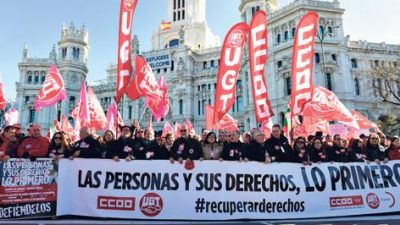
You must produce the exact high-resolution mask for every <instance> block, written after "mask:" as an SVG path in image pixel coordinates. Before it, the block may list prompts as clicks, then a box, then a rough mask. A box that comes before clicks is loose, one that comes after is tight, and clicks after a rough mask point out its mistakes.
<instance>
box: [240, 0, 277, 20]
mask: <svg viewBox="0 0 400 225" xmlns="http://www.w3.org/2000/svg"><path fill="white" fill-rule="evenodd" d="M277 8H278V3H277V0H241V3H240V5H239V12H240V15H241V17H242V21H245V22H246V23H250V22H251V18H253V16H254V14H256V12H257V11H258V10H260V9H261V10H264V11H265V12H266V13H267V15H269V14H271V13H273V12H275V11H276V10H277Z"/></svg>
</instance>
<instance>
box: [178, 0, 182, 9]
mask: <svg viewBox="0 0 400 225" xmlns="http://www.w3.org/2000/svg"><path fill="white" fill-rule="evenodd" d="M180 8H181V0H178V9H180Z"/></svg>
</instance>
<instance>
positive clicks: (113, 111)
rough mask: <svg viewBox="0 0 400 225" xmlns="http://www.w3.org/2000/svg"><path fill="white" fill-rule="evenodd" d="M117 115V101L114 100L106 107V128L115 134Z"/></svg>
mask: <svg viewBox="0 0 400 225" xmlns="http://www.w3.org/2000/svg"><path fill="white" fill-rule="evenodd" d="M117 116H118V108H117V103H115V102H114V101H113V102H112V103H111V104H110V105H109V106H108V109H107V130H111V131H113V132H114V134H116V130H115V129H116V124H115V123H116V121H117Z"/></svg>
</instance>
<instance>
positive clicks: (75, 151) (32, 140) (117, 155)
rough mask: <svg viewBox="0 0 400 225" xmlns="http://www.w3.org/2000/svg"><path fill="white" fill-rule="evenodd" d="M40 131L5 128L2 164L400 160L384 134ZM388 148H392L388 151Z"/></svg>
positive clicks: (398, 141) (0, 139)
mask: <svg viewBox="0 0 400 225" xmlns="http://www.w3.org/2000/svg"><path fill="white" fill-rule="evenodd" d="M40 131H41V128H40V126H39V125H37V124H32V125H30V126H29V128H28V133H27V134H24V133H22V132H21V125H20V124H15V125H13V126H6V127H5V128H4V129H3V132H2V133H1V135H0V160H2V161H7V160H8V159H10V158H29V159H30V160H35V159H36V158H45V157H49V158H52V159H53V160H56V161H57V160H59V159H62V158H69V159H71V160H72V159H74V158H104V159H111V160H114V161H119V160H126V161H132V160H170V161H171V163H174V162H176V161H177V162H179V163H182V162H183V161H184V160H187V161H190V160H220V161H244V162H247V161H257V162H264V163H271V162H290V163H303V164H305V165H311V164H312V163H321V162H341V163H346V162H367V163H368V162H376V163H381V162H383V163H386V162H387V161H389V160H400V147H399V146H400V138H399V137H397V136H394V137H392V138H391V139H390V142H387V141H386V137H385V135H384V134H383V133H380V132H378V133H372V134H370V135H369V136H365V135H360V138H353V139H351V140H350V141H349V142H348V141H347V140H346V139H344V138H342V137H341V136H340V135H338V134H335V135H333V136H331V135H326V136H323V135H322V133H320V132H317V133H316V134H315V135H311V136H309V137H297V138H296V139H295V140H294V141H293V143H292V144H290V142H289V140H288V138H287V137H285V136H284V134H283V131H282V129H281V127H280V126H279V125H274V126H273V127H272V134H271V137H266V136H265V134H264V133H263V132H261V131H258V130H256V129H253V130H252V131H251V132H247V133H243V134H241V133H240V132H239V131H233V132H225V131H223V130H220V131H218V135H217V134H216V133H215V132H213V131H207V130H204V131H203V132H202V134H201V136H198V135H191V134H190V133H189V129H188V127H187V126H186V125H183V126H181V127H180V129H179V138H177V139H175V134H172V133H167V134H166V135H165V137H162V132H154V131H153V130H152V129H151V128H147V129H142V128H140V127H139V126H137V124H135V123H134V125H132V126H122V127H120V130H119V137H116V135H115V134H114V133H113V132H112V131H110V130H107V131H105V132H104V133H103V135H102V136H98V135H97V134H95V133H91V132H90V129H89V128H87V127H83V128H81V129H80V131H79V140H78V141H76V142H72V140H71V137H70V136H69V135H68V134H66V133H63V132H57V133H55V134H54V135H53V136H52V138H51V139H50V140H48V139H47V138H46V137H44V136H42V135H41V132H40ZM386 143H390V144H389V145H388V146H386V145H385V144H386Z"/></svg>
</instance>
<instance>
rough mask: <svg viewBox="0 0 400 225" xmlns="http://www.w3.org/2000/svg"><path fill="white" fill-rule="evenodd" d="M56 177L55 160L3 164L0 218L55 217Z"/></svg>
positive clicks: (0, 164)
mask: <svg viewBox="0 0 400 225" xmlns="http://www.w3.org/2000/svg"><path fill="white" fill-rule="evenodd" d="M56 177H57V171H55V167H54V164H53V161H52V160H51V159H37V160H36V161H30V160H29V159H10V160H8V161H7V162H6V163H4V162H0V219H14V218H34V217H36V218H37V217H49V216H55V215H56V200H57V184H56Z"/></svg>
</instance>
